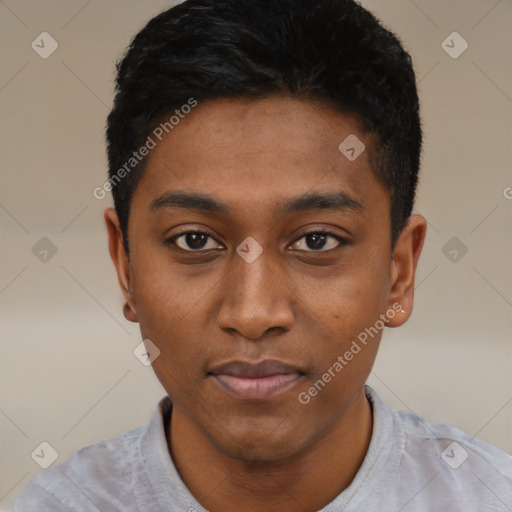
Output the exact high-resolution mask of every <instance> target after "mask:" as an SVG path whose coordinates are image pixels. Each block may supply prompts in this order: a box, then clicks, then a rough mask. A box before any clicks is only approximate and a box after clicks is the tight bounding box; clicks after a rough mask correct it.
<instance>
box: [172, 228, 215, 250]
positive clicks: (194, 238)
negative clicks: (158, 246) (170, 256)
mask: <svg viewBox="0 0 512 512" xmlns="http://www.w3.org/2000/svg"><path fill="white" fill-rule="evenodd" d="M209 240H213V237H212V235H211V234H210V233H207V232H205V231H186V232H184V233H180V234H179V235H175V236H173V237H172V238H170V239H169V240H168V241H167V243H172V244H174V245H176V246H177V247H178V248H180V249H182V250H184V251H188V252H199V251H201V250H210V249H218V248H219V244H217V243H216V242H214V243H213V246H212V245H211V242H210V246H208V241H209Z"/></svg>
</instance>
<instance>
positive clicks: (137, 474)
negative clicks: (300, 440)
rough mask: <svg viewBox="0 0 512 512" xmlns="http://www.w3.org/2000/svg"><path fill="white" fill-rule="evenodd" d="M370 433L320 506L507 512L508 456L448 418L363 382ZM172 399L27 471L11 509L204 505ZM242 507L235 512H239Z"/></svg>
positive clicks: (150, 511) (330, 511)
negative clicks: (173, 436) (171, 443)
mask: <svg viewBox="0 0 512 512" xmlns="http://www.w3.org/2000/svg"><path fill="white" fill-rule="evenodd" d="M365 392H366V395H367V397H368V399H369V401H370V404H371V406H372V410H373V432H372V438H371V441H370V446H369V448H368V452H367V453H366V456H365V459H364V461H363V464H362V465H361V467H360V468H359V471H358V472H357V474H356V476H355V478H354V480H353V481H352V483H351V484H350V485H349V487H347V488H346V489H345V490H344V491H343V492H342V493H341V494H340V495H339V496H338V497H337V498H336V499H335V500H334V501H332V502H331V503H330V504H328V505H327V506H326V507H324V508H323V509H322V510H321V511H320V512H341V511H343V512H487V511H489V512H490V511H493V512H496V511H500V512H511V511H512V456H510V455H508V454H507V453H505V452H504V451H502V450H500V449H498V448H496V447H495V446H492V445H490V444H487V443H485V442H483V441H481V440H479V439H476V438H473V437H471V436H470V435H468V434H465V433H464V432H462V431H461V430H459V429H458V428H456V427H454V426H451V425H444V424H434V423H431V422H429V421H427V420H426V419H424V418H422V417H420V416H417V415H415V414H412V413H409V412H397V411H394V410H392V409H390V408H389V407H387V406H386V405H385V404H384V402H383V401H382V399H381V398H380V397H379V396H378V395H377V393H376V392H375V391H374V390H373V389H371V388H370V387H369V386H366V387H365ZM171 412H172V403H171V401H170V399H169V397H168V396H166V397H164V398H163V399H162V400H161V401H160V402H159V403H158V405H157V407H155V409H154V411H153V413H152V416H151V421H150V423H149V425H148V426H146V427H139V428H136V429H134V430H131V431H129V432H126V433H123V434H121V435H118V436H114V437H110V438H108V439H105V440H103V441H100V442H98V443H95V444H93V445H91V446H87V447H85V448H82V449H81V450H78V451H77V452H75V453H74V454H73V455H72V456H71V457H70V458H69V459H68V460H67V461H66V462H63V463H62V464H60V465H58V466H55V467H52V468H49V469H47V470H45V471H43V472H41V473H39V474H37V475H36V476H35V477H34V478H33V479H32V480H30V481H29V482H28V483H27V485H25V487H24V488H23V489H22V490H21V492H20V493H19V494H18V496H17V497H16V499H15V501H14V503H13V510H14V512H64V511H65V512H78V511H80V512H98V511H101V512H110V511H122V512H128V511H130V512H131V511H134V512H135V511H138V512H160V511H162V512H163V511H166V512H169V511H182V512H205V509H204V508H203V507H202V506H201V505H200V504H199V503H198V502H197V501H196V500H195V499H194V497H193V496H192V494H191V493H190V491H189V490H188V489H187V487H186V486H185V484H184V483H183V481H182V480H181V478H180V476H179V475H178V472H177V471H176V468H175V466H174V464H173V461H172V458H171V456H170V454H169V451H168V448H167V441H166V435H165V425H168V424H169V423H168V422H169V418H170V414H171ZM241 512H243V511H241Z"/></svg>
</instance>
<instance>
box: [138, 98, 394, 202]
mask: <svg viewBox="0 0 512 512" xmlns="http://www.w3.org/2000/svg"><path fill="white" fill-rule="evenodd" d="M347 138H348V139H347ZM345 140H348V141H351V142H352V144H351V145H352V146H353V145H354V144H353V142H354V141H355V142H356V144H357V143H358V142H357V141H360V143H362V144H364V146H366V150H363V151H362V153H361V154H360V156H359V157H358V158H356V159H355V160H351V159H349V158H348V157H347V154H346V153H344V152H342V151H340V148H339V146H340V144H342V143H343V142H344V141H345ZM371 144H373V138H372V137H371V136H370V135H369V134H368V133H365V132H363V131H362V129H361V126H360V124H359V122H358V120H357V118H356V117H355V116H350V115H347V114H343V113H341V112H339V111H337V110H334V109H333V108H332V107H330V106H328V105H326V104H323V103H319V102H315V103H313V102H306V101H300V100H297V99H291V98H282V97H270V98H264V99H260V100H251V101H243V100H234V99H219V100H214V101H208V102H205V103H203V104H201V103H199V104H198V106H197V107H196V108H195V109H194V110H193V111H192V112H191V113H190V114H188V115H187V116H185V117H184V118H183V119H181V120H180V122H179V124H178V125H176V126H175V127H174V128H173V129H172V131H170V133H169V134H167V135H165V136H164V137H163V138H162V140H161V141H157V144H156V147H155V148H154V149H153V150H152V151H151V153H150V154H149V156H148V161H147V165H146V169H145V171H144V176H143V178H142V180H141V182H140V184H139V186H138V189H137V191H136V194H135V196H134V201H135V200H136V199H137V196H138V197H139V199H141V200H142V202H144V203H145V208H146V209H147V208H150V205H151V203H153V202H154V201H155V199H158V198H159V197H161V196H162V195H163V194H165V193H168V192H172V191H178V190H179V191H188V192H193V193H199V194H203V195H207V194H208V195H211V196H214V197H215V198H219V199H220V198H222V199H223V200H224V202H226V203H229V204H230V205H231V206H232V207H233V208H231V209H230V211H236V210H237V209H242V208H244V207H245V208H248V207H251V208H253V209H254V208H257V209H260V210H261V209H264V208H265V207H266V205H268V206H269V207H272V208H273V210H274V211H278V209H276V205H277V204H279V203H281V202H284V200H285V199H287V198H290V197H298V196H301V195H305V194H308V193H311V192H314V191H316V190H318V191H320V190H321V191H323V192H328V191H332V192H343V193H344V194H346V195H348V196H349V197H351V198H353V199H354V200H356V201H359V202H360V203H362V204H363V205H364V206H366V204H367V203H370V204H371V203H375V202H376V201H380V202H382V201H383V200H385V198H386V196H387V193H386V191H385V190H384V189H383V187H382V186H381V185H380V183H379V182H378V180H377V179H376V178H375V177H374V175H373V173H372V171H371V167H370V164H369V155H368V150H367V149H368V148H369V147H370V145H371ZM361 147H362V145H361V146H358V147H356V148H355V149H356V151H360V150H361ZM342 149H343V146H342ZM349 149H350V148H349ZM348 154H349V155H350V154H351V153H348Z"/></svg>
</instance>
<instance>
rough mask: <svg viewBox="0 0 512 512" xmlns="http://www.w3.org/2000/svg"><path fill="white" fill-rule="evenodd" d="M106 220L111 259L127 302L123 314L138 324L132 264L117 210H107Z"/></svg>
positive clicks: (105, 213)
mask: <svg viewBox="0 0 512 512" xmlns="http://www.w3.org/2000/svg"><path fill="white" fill-rule="evenodd" d="M104 219H105V224H106V226H107V232H108V248H109V252H110V257H111V259H112V263H113V264H114V267H115V269H116V273H117V279H118V281H119V286H120V287H121V292H122V293H123V297H124V300H125V304H124V306H123V314H124V317H125V318H126V319H127V320H128V321H130V322H138V319H137V313H136V311H135V305H134V303H133V296H132V292H131V273H130V263H129V260H128V256H127V255H126V251H125V248H124V244H123V233H122V231H121V227H120V224H119V218H118V216H117V213H116V211H115V209H114V208H107V209H106V210H105V212H104Z"/></svg>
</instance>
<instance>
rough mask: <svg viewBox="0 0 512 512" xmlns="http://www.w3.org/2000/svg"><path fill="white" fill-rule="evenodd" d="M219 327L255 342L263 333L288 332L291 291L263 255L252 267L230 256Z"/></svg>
mask: <svg viewBox="0 0 512 512" xmlns="http://www.w3.org/2000/svg"><path fill="white" fill-rule="evenodd" d="M225 279H226V281H225V282H224V293H223V296H222V304H221V307H220V309H219V312H218V317H217V323H218V325H219V327H221V328H222V329H224V330H228V331H231V332H237V333H239V334H240V335H241V336H243V337H244V338H246V339H250V340H253V341H255V340H258V339H260V338H261V337H262V336H264V334H265V333H266V332H267V331H270V330H271V329H279V330H283V331H285V332H286V331H288V330H290V329H291V328H292V326H293V325H294V322H295V319H294V314H293V309H292V302H293V301H292V300H291V299H292V298H293V295H294V293H293V290H292V289H291V287H290V285H289V284H288V283H287V282H286V276H285V275H284V273H283V272H282V271H281V272H280V271H279V266H278V265H273V266H272V267H271V265H270V261H269V260H268V258H266V256H265V251H263V253H262V254H260V255H259V256H258V258H257V259H256V260H255V261H253V262H252V263H248V262H247V261H245V260H244V259H243V258H241V257H240V256H239V255H238V254H234V261H233V266H232V268H231V271H230V272H229V273H228V274H227V275H226V278H225Z"/></svg>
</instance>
